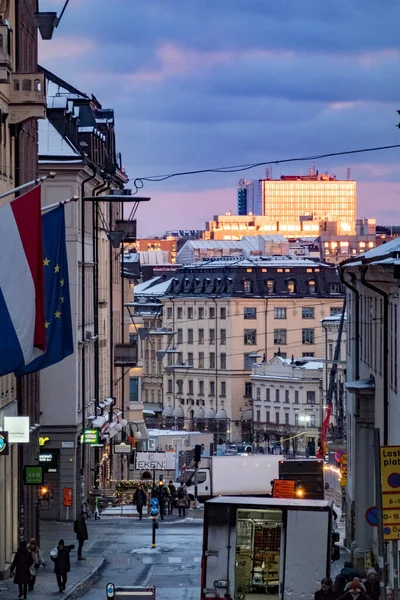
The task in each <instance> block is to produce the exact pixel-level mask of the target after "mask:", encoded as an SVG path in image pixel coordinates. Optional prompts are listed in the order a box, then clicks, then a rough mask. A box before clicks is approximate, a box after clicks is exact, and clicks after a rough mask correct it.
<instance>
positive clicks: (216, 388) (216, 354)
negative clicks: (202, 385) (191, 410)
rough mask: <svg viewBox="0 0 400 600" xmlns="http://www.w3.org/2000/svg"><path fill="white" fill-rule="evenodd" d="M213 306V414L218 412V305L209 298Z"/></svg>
mask: <svg viewBox="0 0 400 600" xmlns="http://www.w3.org/2000/svg"><path fill="white" fill-rule="evenodd" d="M211 299H212V301H213V302H214V305H215V414H217V412H218V305H217V301H216V299H215V297H214V298H211Z"/></svg>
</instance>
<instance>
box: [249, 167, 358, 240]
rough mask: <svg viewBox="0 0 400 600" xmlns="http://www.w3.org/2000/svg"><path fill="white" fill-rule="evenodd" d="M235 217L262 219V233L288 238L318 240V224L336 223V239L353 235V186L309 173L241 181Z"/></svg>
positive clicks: (329, 176) (333, 178)
mask: <svg viewBox="0 0 400 600" xmlns="http://www.w3.org/2000/svg"><path fill="white" fill-rule="evenodd" d="M238 215H242V216H243V215H255V216H258V217H261V218H262V229H263V231H265V232H268V233H281V234H283V235H286V236H287V237H298V236H314V237H318V235H319V232H320V229H321V223H325V222H335V223H337V230H338V235H355V233H356V182H355V181H352V180H339V179H336V175H329V174H328V173H323V174H320V173H318V171H315V172H314V170H313V169H310V172H309V174H308V175H282V177H281V178H280V179H268V178H267V179H260V180H259V181H246V180H244V179H242V180H240V182H239V187H238Z"/></svg>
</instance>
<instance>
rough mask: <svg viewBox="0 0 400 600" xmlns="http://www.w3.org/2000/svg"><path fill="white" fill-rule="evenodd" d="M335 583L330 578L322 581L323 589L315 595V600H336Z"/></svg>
mask: <svg viewBox="0 0 400 600" xmlns="http://www.w3.org/2000/svg"><path fill="white" fill-rule="evenodd" d="M332 588H333V581H332V579H330V578H329V577H325V578H324V579H323V580H322V581H321V589H319V590H317V591H316V592H315V594H314V600H336V596H335V594H334V592H333V589H332Z"/></svg>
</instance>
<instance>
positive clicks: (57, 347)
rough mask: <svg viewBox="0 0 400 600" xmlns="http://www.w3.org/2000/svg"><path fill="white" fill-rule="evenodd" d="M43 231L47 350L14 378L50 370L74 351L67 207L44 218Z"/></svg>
mask: <svg viewBox="0 0 400 600" xmlns="http://www.w3.org/2000/svg"><path fill="white" fill-rule="evenodd" d="M42 231H43V256H44V261H43V265H44V305H45V319H46V321H45V327H46V351H45V352H44V353H43V354H41V355H40V356H38V357H37V358H36V359H35V360H33V361H32V362H30V363H29V364H27V365H25V367H23V368H22V369H19V370H18V371H15V375H25V374H26V373H33V372H34V371H40V370H41V369H45V368H46V367H50V366H51V365H54V364H56V363H58V362H60V361H61V360H63V359H64V358H66V357H67V356H69V355H70V354H72V353H73V351H74V346H73V337H72V319H71V302H70V296H69V280H68V261H67V245H66V242H65V215H64V206H59V207H57V208H55V209H54V210H51V211H49V212H47V213H45V214H44V215H43V216H42Z"/></svg>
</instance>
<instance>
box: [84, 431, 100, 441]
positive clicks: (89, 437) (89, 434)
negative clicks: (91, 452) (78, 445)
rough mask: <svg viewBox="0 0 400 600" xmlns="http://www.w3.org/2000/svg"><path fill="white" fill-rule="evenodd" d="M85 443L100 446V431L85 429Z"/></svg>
mask: <svg viewBox="0 0 400 600" xmlns="http://www.w3.org/2000/svg"><path fill="white" fill-rule="evenodd" d="M83 443H84V444H90V445H93V444H98V443H99V430H98V429H85V430H84V431H83Z"/></svg>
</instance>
